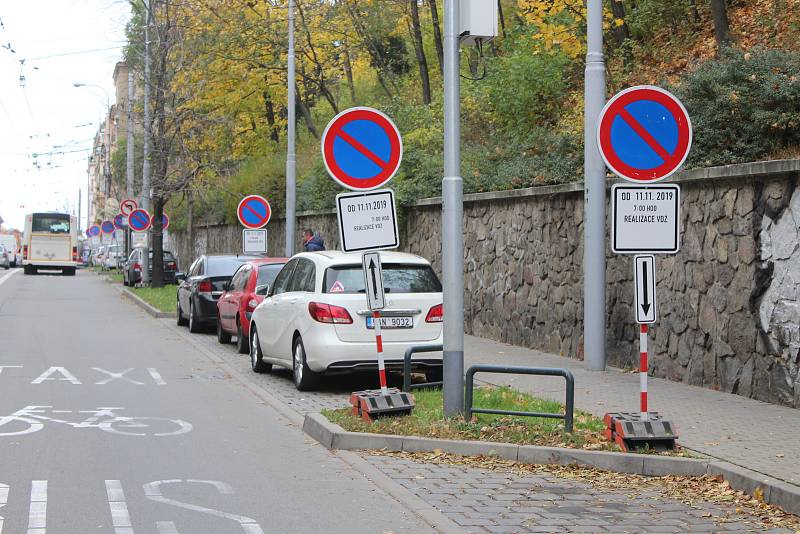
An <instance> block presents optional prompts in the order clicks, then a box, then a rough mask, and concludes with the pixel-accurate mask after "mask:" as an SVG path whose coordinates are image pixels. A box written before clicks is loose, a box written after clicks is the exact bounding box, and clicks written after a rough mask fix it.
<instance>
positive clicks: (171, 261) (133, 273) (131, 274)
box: [122, 248, 178, 286]
mask: <svg viewBox="0 0 800 534" xmlns="http://www.w3.org/2000/svg"><path fill="white" fill-rule="evenodd" d="M143 255H144V249H141V248H136V249H133V251H131V254H130V256H128V259H127V260H125V261H124V262H123V263H122V285H125V286H134V285H136V284H138V283H139V282H140V281H141V280H142V264H143V263H144V261H142V257H143ZM148 258H149V261H148V266H149V273H150V279H151V280H152V278H153V251H152V250H151V251H150V254H149V255H148ZM177 273H178V261H177V260H176V259H175V256H174V255H173V254H172V252H170V251H168V250H165V251H164V283H166V284H174V283H176V281H177V277H176V275H177Z"/></svg>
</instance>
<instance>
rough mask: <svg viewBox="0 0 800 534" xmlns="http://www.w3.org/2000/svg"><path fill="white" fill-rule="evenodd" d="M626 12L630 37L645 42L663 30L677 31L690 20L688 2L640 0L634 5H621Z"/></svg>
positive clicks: (683, 0) (690, 11) (624, 3)
mask: <svg viewBox="0 0 800 534" xmlns="http://www.w3.org/2000/svg"><path fill="white" fill-rule="evenodd" d="M622 4H623V6H624V7H625V9H626V10H627V13H626V15H627V16H626V17H625V22H626V24H627V25H628V28H629V30H630V32H631V37H632V38H634V39H637V40H640V41H641V40H645V39H648V38H650V37H651V36H653V35H654V34H658V33H660V32H662V31H663V30H664V28H672V29H677V28H679V27H681V26H683V25H685V24H686V22H687V21H689V20H692V6H691V2H690V1H689V0H640V1H638V2H636V4H631V3H628V2H623V3H622Z"/></svg>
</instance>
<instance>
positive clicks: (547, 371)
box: [464, 365, 575, 432]
mask: <svg viewBox="0 0 800 534" xmlns="http://www.w3.org/2000/svg"><path fill="white" fill-rule="evenodd" d="M475 373H500V374H516V375H538V376H561V377H564V380H565V382H566V390H567V391H566V410H565V413H564V414H563V415H562V414H559V413H539V412H514V411H508V410H492V409H489V408H473V407H472V401H473V385H474V382H475ZM466 386H467V389H466V398H465V399H464V405H465V408H466V418H467V421H469V420H471V419H472V414H473V413H488V414H498V415H517V416H522V417H544V418H547V419H563V420H564V429H565V430H566V431H567V432H572V421H573V412H574V410H575V377H573V376H572V372H570V370H569V369H559V368H553V367H513V366H507V365H473V366H472V367H470V368H469V369H467V384H466Z"/></svg>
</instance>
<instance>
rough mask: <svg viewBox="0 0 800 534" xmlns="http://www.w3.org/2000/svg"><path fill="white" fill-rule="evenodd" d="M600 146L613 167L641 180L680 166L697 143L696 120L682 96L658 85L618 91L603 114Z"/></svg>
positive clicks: (654, 178) (654, 179)
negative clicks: (693, 143) (694, 130)
mask: <svg viewBox="0 0 800 534" xmlns="http://www.w3.org/2000/svg"><path fill="white" fill-rule="evenodd" d="M598 122H599V125H598V128H597V146H598V147H599V148H600V154H601V155H602V156H603V160H604V161H605V163H606V165H607V166H608V168H609V169H610V170H611V171H612V172H613V173H614V174H616V175H618V176H620V177H621V178H624V179H626V180H629V181H631V182H636V183H651V182H658V181H659V180H663V179H664V178H667V177H668V176H670V175H671V174H672V173H674V172H675V171H677V170H678V169H679V168H680V167H681V165H683V162H684V161H686V157H687V156H688V155H689V150H690V149H691V147H692V123H691V121H690V120H689V114H688V113H687V112H686V108H684V107H683V104H681V102H680V100H678V99H677V98H676V97H675V95H673V94H672V93H670V92H669V91H665V90H664V89H661V88H660V87H654V86H652V85H640V86H637V87H631V88H629V89H626V90H624V91H622V92H620V93H617V94H616V95H615V96H614V97H613V98H612V99H611V100H609V101H608V103H607V104H606V106H605V107H604V108H603V111H602V112H601V114H600V120H599V121H598Z"/></svg>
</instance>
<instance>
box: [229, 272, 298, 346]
mask: <svg viewBox="0 0 800 534" xmlns="http://www.w3.org/2000/svg"><path fill="white" fill-rule="evenodd" d="M287 261H289V260H287V259H285V258H260V259H257V260H250V261H248V262H247V263H243V264H242V266H241V267H239V268H238V269H237V270H236V272H235V273H234V275H233V278H231V281H230V282H228V285H227V287H226V288H225V292H224V293H223V294H222V296H221V297H220V298H219V300H218V301H217V341H219V342H220V343H223V344H226V343H230V342H231V336H232V335H235V336H236V348H237V349H238V350H239V353H241V354H247V353H249V352H250V317H251V316H252V314H253V310H255V309H256V306H258V305H259V304H261V301H262V300H264V297H265V296H266V295H267V292H268V291H269V288H270V287H271V286H272V283H273V282H274V281H275V277H276V276H278V272H279V271H280V270H281V268H282V267H283V265H284V264H285V263H286V262H287Z"/></svg>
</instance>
